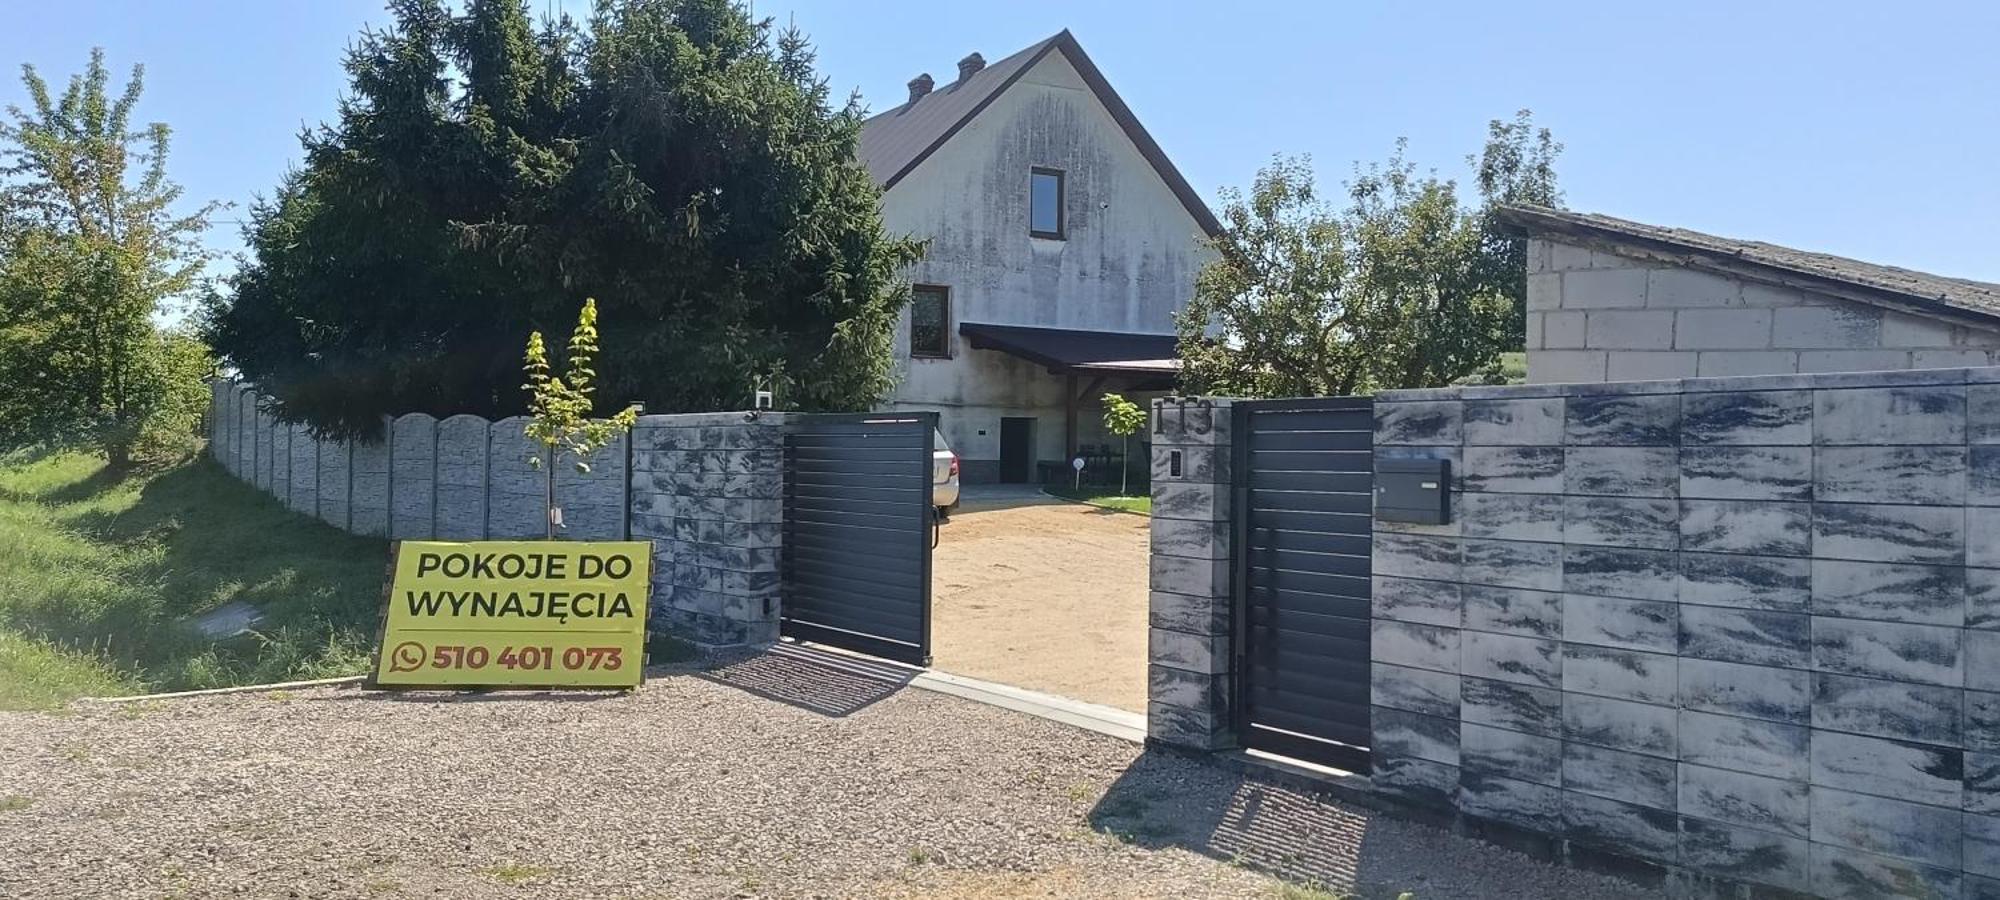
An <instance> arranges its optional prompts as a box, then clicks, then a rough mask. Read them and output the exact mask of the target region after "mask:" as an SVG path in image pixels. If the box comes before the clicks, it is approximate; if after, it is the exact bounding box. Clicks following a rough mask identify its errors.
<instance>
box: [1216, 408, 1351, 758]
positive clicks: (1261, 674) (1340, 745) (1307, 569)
mask: <svg viewBox="0 0 2000 900" xmlns="http://www.w3.org/2000/svg"><path fill="white" fill-rule="evenodd" d="M1374 409H1375V406H1374V401H1372V400H1369V399H1368V398H1365V397H1325V398H1315V399H1310V400H1255V401H1242V400H1239V401H1237V402H1236V403H1235V405H1234V413H1233V415H1234V416H1235V419H1234V431H1233V432H1232V433H1233V434H1234V436H1235V439H1234V442H1233V443H1234V446H1235V451H1234V452H1235V457H1234V459H1233V463H1234V467H1233V468H1232V469H1231V471H1232V472H1234V473H1235V492H1236V495H1235V497H1234V501H1235V502H1234V504H1233V506H1232V508H1233V509H1234V510H1236V515H1235V526H1236V541H1235V545H1236V548H1237V549H1236V558H1235V561H1234V562H1235V578H1236V584H1235V591H1234V592H1233V593H1234V595H1235V597H1236V604H1237V610H1236V621H1237V627H1236V647H1235V650H1236V654H1237V666H1236V671H1237V672H1238V673H1239V678H1238V680H1237V685H1238V687H1237V690H1238V691H1239V695H1238V697H1237V703H1236V705H1235V709H1236V711H1237V713H1236V714H1237V716H1238V721H1237V733H1238V734H1239V735H1240V736H1241V738H1242V741H1243V744H1244V746H1246V747H1250V748H1254V749H1258V750H1265V751H1269V752H1271V753H1277V754H1281V755H1284V756H1289V757H1292V758H1295V759H1301V760H1305V761H1308V762H1314V763H1318V764H1321V765H1327V766H1332V767H1335V768H1339V769H1346V770H1349V771H1355V772H1366V771H1368V769H1369V761H1368V747H1369V745H1370V743H1371V731H1370V728H1369V719H1368V662H1369V596H1370V590H1369V587H1370V582H1369V567H1370V552H1371V540H1372V535H1373V533H1374V527H1373V524H1372V516H1371V509H1372V502H1373V498H1374V480H1375V477H1374V458H1373V457H1374V442H1375V431H1374V429H1375V423H1374V418H1375V412H1374Z"/></svg>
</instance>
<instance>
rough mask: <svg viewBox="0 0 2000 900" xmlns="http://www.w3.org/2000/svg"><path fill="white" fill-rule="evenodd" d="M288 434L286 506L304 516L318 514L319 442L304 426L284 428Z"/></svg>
mask: <svg viewBox="0 0 2000 900" xmlns="http://www.w3.org/2000/svg"><path fill="white" fill-rule="evenodd" d="M285 428H286V430H287V431H289V432H290V437H289V440H290V441H291V448H292V450H291V453H292V465H291V482H290V484H289V485H288V487H287V490H288V494H287V496H286V499H285V503H286V505H288V506H290V507H291V508H292V509H293V510H294V511H296V512H302V513H305V514H306V515H309V516H312V515H318V514H319V442H318V441H315V440H313V436H312V433H311V432H308V431H307V430H306V427H305V426H304V425H290V426H285Z"/></svg>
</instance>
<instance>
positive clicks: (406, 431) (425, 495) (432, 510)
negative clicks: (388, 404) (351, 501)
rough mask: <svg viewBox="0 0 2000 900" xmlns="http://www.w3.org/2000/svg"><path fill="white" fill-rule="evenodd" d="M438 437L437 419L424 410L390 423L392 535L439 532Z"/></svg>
mask: <svg viewBox="0 0 2000 900" xmlns="http://www.w3.org/2000/svg"><path fill="white" fill-rule="evenodd" d="M437 440H438V422H437V420H436V419H434V418H432V417H430V416H427V415H424V414H423V413H410V414H408V415H402V416H397V417H396V418H395V419H394V420H392V421H390V423H389V457H390V459H389V471H390V482H391V486H390V491H389V498H390V528H389V536H390V537H393V538H397V539H399V540H422V539H424V538H429V537H435V536H436V535H437Z"/></svg>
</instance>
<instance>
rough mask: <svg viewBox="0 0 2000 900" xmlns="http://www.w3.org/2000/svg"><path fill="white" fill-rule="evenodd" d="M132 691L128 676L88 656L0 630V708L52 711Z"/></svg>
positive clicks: (131, 682) (133, 683) (134, 688)
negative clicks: (70, 703) (73, 701)
mask: <svg viewBox="0 0 2000 900" xmlns="http://www.w3.org/2000/svg"><path fill="white" fill-rule="evenodd" d="M136 689H137V684H136V683H135V682H134V680H133V679H132V678H131V676H129V675H125V674H123V673H121V672H119V671H117V670H116V669H113V668H112V667H111V666H109V665H107V664H105V662H104V661H102V660H99V659H97V658H95V657H92V656H90V655H88V654H83V653H75V652H71V651H66V650H63V649H62V648H60V647H55V646H51V645H49V644H45V643H43V642H41V641H36V640H31V639H29V638H26V637H23V636H21V635H18V634H13V633H10V632H6V631H0V709H53V708H55V707H57V706H61V705H62V704H63V703H65V702H67V701H69V700H70V699H72V698H75V697H111V696H117V695H119V694H129V693H132V692H133V691H134V690H136Z"/></svg>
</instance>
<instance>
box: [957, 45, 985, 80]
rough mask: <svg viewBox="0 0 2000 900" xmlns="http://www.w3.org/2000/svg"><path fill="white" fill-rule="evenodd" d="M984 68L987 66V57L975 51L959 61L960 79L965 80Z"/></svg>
mask: <svg viewBox="0 0 2000 900" xmlns="http://www.w3.org/2000/svg"><path fill="white" fill-rule="evenodd" d="M984 68H986V57H984V56H980V55H979V53H978V51H974V52H973V53H972V54H970V55H968V56H967V57H966V58H964V59H961V60H959V61H958V80H959V81H964V80H965V79H967V78H971V77H972V76H974V75H977V74H979V70H980V69H984Z"/></svg>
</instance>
